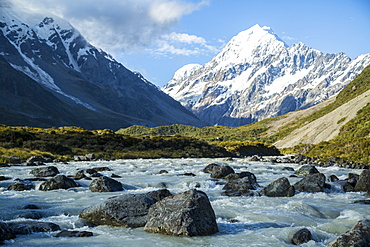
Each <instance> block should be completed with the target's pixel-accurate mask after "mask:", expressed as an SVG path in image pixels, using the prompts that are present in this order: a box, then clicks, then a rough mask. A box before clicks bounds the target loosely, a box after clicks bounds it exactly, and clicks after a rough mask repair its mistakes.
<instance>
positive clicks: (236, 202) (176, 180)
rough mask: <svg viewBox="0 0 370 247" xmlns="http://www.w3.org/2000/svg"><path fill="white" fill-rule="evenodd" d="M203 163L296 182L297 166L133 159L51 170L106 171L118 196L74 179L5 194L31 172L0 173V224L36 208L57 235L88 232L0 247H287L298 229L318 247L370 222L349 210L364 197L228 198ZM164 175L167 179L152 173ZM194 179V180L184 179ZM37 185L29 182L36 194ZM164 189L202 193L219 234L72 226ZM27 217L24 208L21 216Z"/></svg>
mask: <svg viewBox="0 0 370 247" xmlns="http://www.w3.org/2000/svg"><path fill="white" fill-rule="evenodd" d="M210 163H217V164H227V165H230V166H231V167H233V168H234V170H235V172H241V171H249V172H252V173H254V174H255V175H256V177H257V182H258V183H259V185H260V187H261V188H260V189H262V188H263V187H265V186H267V185H268V184H270V183H271V182H273V181H274V180H276V179H278V178H281V177H287V178H288V179H289V181H290V183H291V184H294V183H296V182H297V181H299V180H300V179H301V178H298V177H290V175H292V174H293V171H288V170H285V169H283V168H284V167H292V168H293V169H294V170H297V169H298V168H299V167H300V165H299V164H284V163H280V164H275V163H263V162H252V161H247V160H245V159H233V160H230V161H225V160H224V159H147V160H146V159H138V160H116V161H94V162H69V163H68V164H61V163H56V164H48V165H55V166H56V167H57V168H58V169H59V171H60V173H61V174H64V175H67V176H68V175H74V174H75V173H76V171H77V169H87V168H94V167H102V166H103V167H109V168H110V169H111V171H103V172H100V173H102V174H104V175H107V176H111V175H112V173H114V174H117V175H119V176H121V178H115V179H116V180H118V181H120V182H121V183H123V184H125V185H129V186H127V187H128V188H129V189H128V190H125V191H121V192H107V193H93V192H90V190H89V183H90V182H91V181H89V180H83V179H82V180H78V181H77V182H78V183H80V184H81V185H82V186H81V187H77V188H72V189H69V190H55V191H40V190H37V189H36V190H29V191H9V190H7V187H8V186H9V185H10V184H11V183H13V180H14V179H15V178H21V179H24V178H31V177H33V175H31V174H29V172H30V171H31V170H32V169H34V168H35V167H27V166H12V167H2V168H0V175H3V176H10V177H12V180H6V181H0V220H2V221H5V222H11V221H19V220H24V219H21V218H19V217H18V216H19V215H20V214H21V213H24V212H26V211H27V209H22V207H23V206H24V205H27V204H35V205H37V206H39V207H40V208H41V209H38V210H37V212H39V213H40V214H42V216H43V218H41V219H39V220H38V221H47V222H53V223H56V224H58V225H60V227H61V228H62V229H73V230H79V231H90V232H93V233H94V236H92V237H85V238H65V237H54V236H55V234H56V233H55V232H51V233H33V234H30V235H18V236H17V238H15V239H13V240H9V241H6V242H5V246H96V247H98V246H104V247H108V246H151V247H153V246H266V247H267V246H269V247H271V246H279V247H282V246H293V245H292V244H291V243H290V240H291V238H292V236H293V234H294V233H295V232H296V231H298V230H299V229H301V228H308V229H309V230H310V231H311V233H312V234H313V238H314V240H313V241H310V242H308V243H306V244H304V245H302V246H325V245H327V244H328V243H330V242H331V241H333V240H334V239H335V238H336V237H338V236H339V235H340V234H342V233H344V232H346V231H347V230H349V229H350V228H351V227H352V226H353V225H354V224H356V223H357V221H359V220H362V219H366V218H368V219H370V205H366V204H360V203H354V201H356V200H364V199H366V197H364V196H363V194H364V193H363V192H346V193H345V192H343V191H342V190H341V189H340V187H339V186H337V185H335V184H333V183H330V184H332V185H333V186H332V188H331V189H330V190H327V191H325V192H320V193H304V192H300V193H299V192H297V193H296V194H295V195H294V196H293V197H280V198H276V197H265V196H262V197H227V196H223V195H222V194H221V193H222V187H223V185H220V184H218V183H217V181H215V180H214V179H211V178H210V176H209V174H207V173H204V172H203V171H202V170H203V168H204V167H206V166H207V165H208V164H210ZM317 169H318V170H319V171H320V172H321V173H323V174H325V175H326V177H328V176H330V175H333V174H334V175H336V176H337V177H338V178H339V179H343V180H344V179H345V178H347V177H348V173H355V174H360V173H361V171H362V170H356V169H345V168H340V167H337V166H333V167H328V168H322V167H317ZM161 170H167V171H168V173H164V174H159V171H161ZM184 173H193V174H195V175H196V176H184V175H183V174H184ZM40 183H41V182H35V184H36V188H37V186H38V185H39V184H40ZM164 187H166V188H167V189H168V190H170V191H171V192H172V193H178V192H183V191H186V190H188V189H193V188H197V189H199V190H202V191H204V192H205V193H206V194H207V195H208V197H209V199H210V201H211V204H212V207H213V209H214V211H215V214H216V218H217V224H218V227H219V232H218V233H216V234H214V235H211V236H203V237H176V236H167V235H161V234H153V233H147V232H145V231H144V230H143V228H136V229H130V228H122V227H110V226H98V227H94V228H89V227H86V226H81V225H80V224H78V214H79V213H80V212H81V210H82V209H84V208H86V207H88V206H90V205H93V204H97V203H99V202H102V201H104V200H106V199H107V198H109V197H112V196H115V195H120V194H124V193H146V192H150V191H153V190H158V189H162V188H164ZM28 210H29V209H28Z"/></svg>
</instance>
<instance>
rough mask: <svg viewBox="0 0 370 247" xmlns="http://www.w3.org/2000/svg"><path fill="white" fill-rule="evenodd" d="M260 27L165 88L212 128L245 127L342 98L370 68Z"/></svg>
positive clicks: (367, 57) (366, 59) (364, 60)
mask: <svg viewBox="0 0 370 247" xmlns="http://www.w3.org/2000/svg"><path fill="white" fill-rule="evenodd" d="M266 29H268V28H266V27H265V28H262V27H260V26H259V25H255V26H253V27H252V28H250V29H248V30H245V31H242V32H240V33H239V34H238V35H236V36H235V37H233V38H232V39H231V40H230V41H229V42H228V43H227V44H226V45H225V47H224V48H223V49H222V51H221V52H220V53H219V54H217V55H216V56H215V57H214V58H212V59H211V60H210V61H209V62H207V63H205V64H204V65H201V66H195V67H190V69H189V70H186V67H183V68H180V69H179V70H178V71H180V72H182V73H186V76H184V77H181V75H180V72H175V75H176V76H174V77H173V79H172V80H170V81H169V82H168V83H167V85H165V86H164V87H163V88H162V89H163V91H164V92H166V93H168V94H169V95H170V96H172V97H173V98H174V99H176V100H178V101H180V102H181V103H182V104H183V105H184V106H185V107H186V108H187V109H189V110H191V111H192V112H193V113H194V114H195V115H197V116H198V117H199V118H200V119H202V120H204V121H207V122H209V123H210V124H211V125H217V124H220V125H225V126H240V125H244V124H249V123H252V122H256V121H259V120H262V119H265V118H270V117H275V116H280V115H283V114H285V113H287V112H290V111H293V110H297V109H305V108H308V107H310V106H312V105H315V104H317V103H319V102H322V101H323V100H324V99H327V98H329V97H331V96H334V95H335V94H337V93H338V92H339V91H340V90H341V89H342V88H343V87H344V86H345V85H346V84H348V83H349V82H350V81H351V80H352V79H354V78H355V76H356V75H358V74H359V73H360V72H361V71H362V70H363V68H364V67H365V66H366V65H368V64H370V54H364V55H361V56H359V57H357V58H356V59H354V60H351V59H350V58H349V57H348V56H347V55H345V54H344V53H339V54H324V53H322V52H320V51H318V50H315V49H312V48H309V47H308V46H306V45H304V44H303V43H302V42H300V43H298V44H293V45H291V46H289V47H288V46H287V45H286V44H285V43H284V42H282V41H281V40H280V39H279V38H278V37H277V36H276V35H275V34H272V33H273V32H272V30H271V29H268V30H266Z"/></svg>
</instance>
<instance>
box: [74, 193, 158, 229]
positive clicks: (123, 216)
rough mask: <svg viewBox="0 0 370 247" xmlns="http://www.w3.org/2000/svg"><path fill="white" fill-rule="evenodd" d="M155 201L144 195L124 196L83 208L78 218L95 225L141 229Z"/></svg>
mask: <svg viewBox="0 0 370 247" xmlns="http://www.w3.org/2000/svg"><path fill="white" fill-rule="evenodd" d="M156 202H157V200H156V199H154V198H153V197H151V196H148V195H145V194H124V195H121V196H117V197H113V198H109V199H108V200H106V201H104V202H102V203H99V204H97V205H93V206H91V207H88V208H85V209H84V210H82V212H81V213H80V215H79V217H80V218H82V219H84V220H87V221H90V222H92V223H94V224H95V225H109V226H123V227H132V228H134V227H142V226H144V225H145V223H146V222H147V214H148V210H149V207H150V206H152V205H153V204H154V203H156Z"/></svg>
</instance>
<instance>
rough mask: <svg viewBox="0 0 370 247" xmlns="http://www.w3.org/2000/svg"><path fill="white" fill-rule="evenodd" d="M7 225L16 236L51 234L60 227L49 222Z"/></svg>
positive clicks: (12, 223) (26, 222)
mask: <svg viewBox="0 0 370 247" xmlns="http://www.w3.org/2000/svg"><path fill="white" fill-rule="evenodd" d="M8 225H9V227H10V228H11V229H12V230H13V232H14V234H16V235H18V234H19V235H25V234H31V233H34V232H52V231H59V230H60V227H59V226H58V225H57V224H54V223H51V222H40V221H19V222H9V223H8Z"/></svg>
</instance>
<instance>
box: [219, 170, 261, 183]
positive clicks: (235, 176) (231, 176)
mask: <svg viewBox="0 0 370 247" xmlns="http://www.w3.org/2000/svg"><path fill="white" fill-rule="evenodd" d="M249 176H254V178H256V176H255V175H254V174H253V173H251V172H240V173H230V174H229V175H227V176H226V177H224V179H225V180H226V181H231V180H236V179H239V178H245V177H249Z"/></svg>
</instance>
